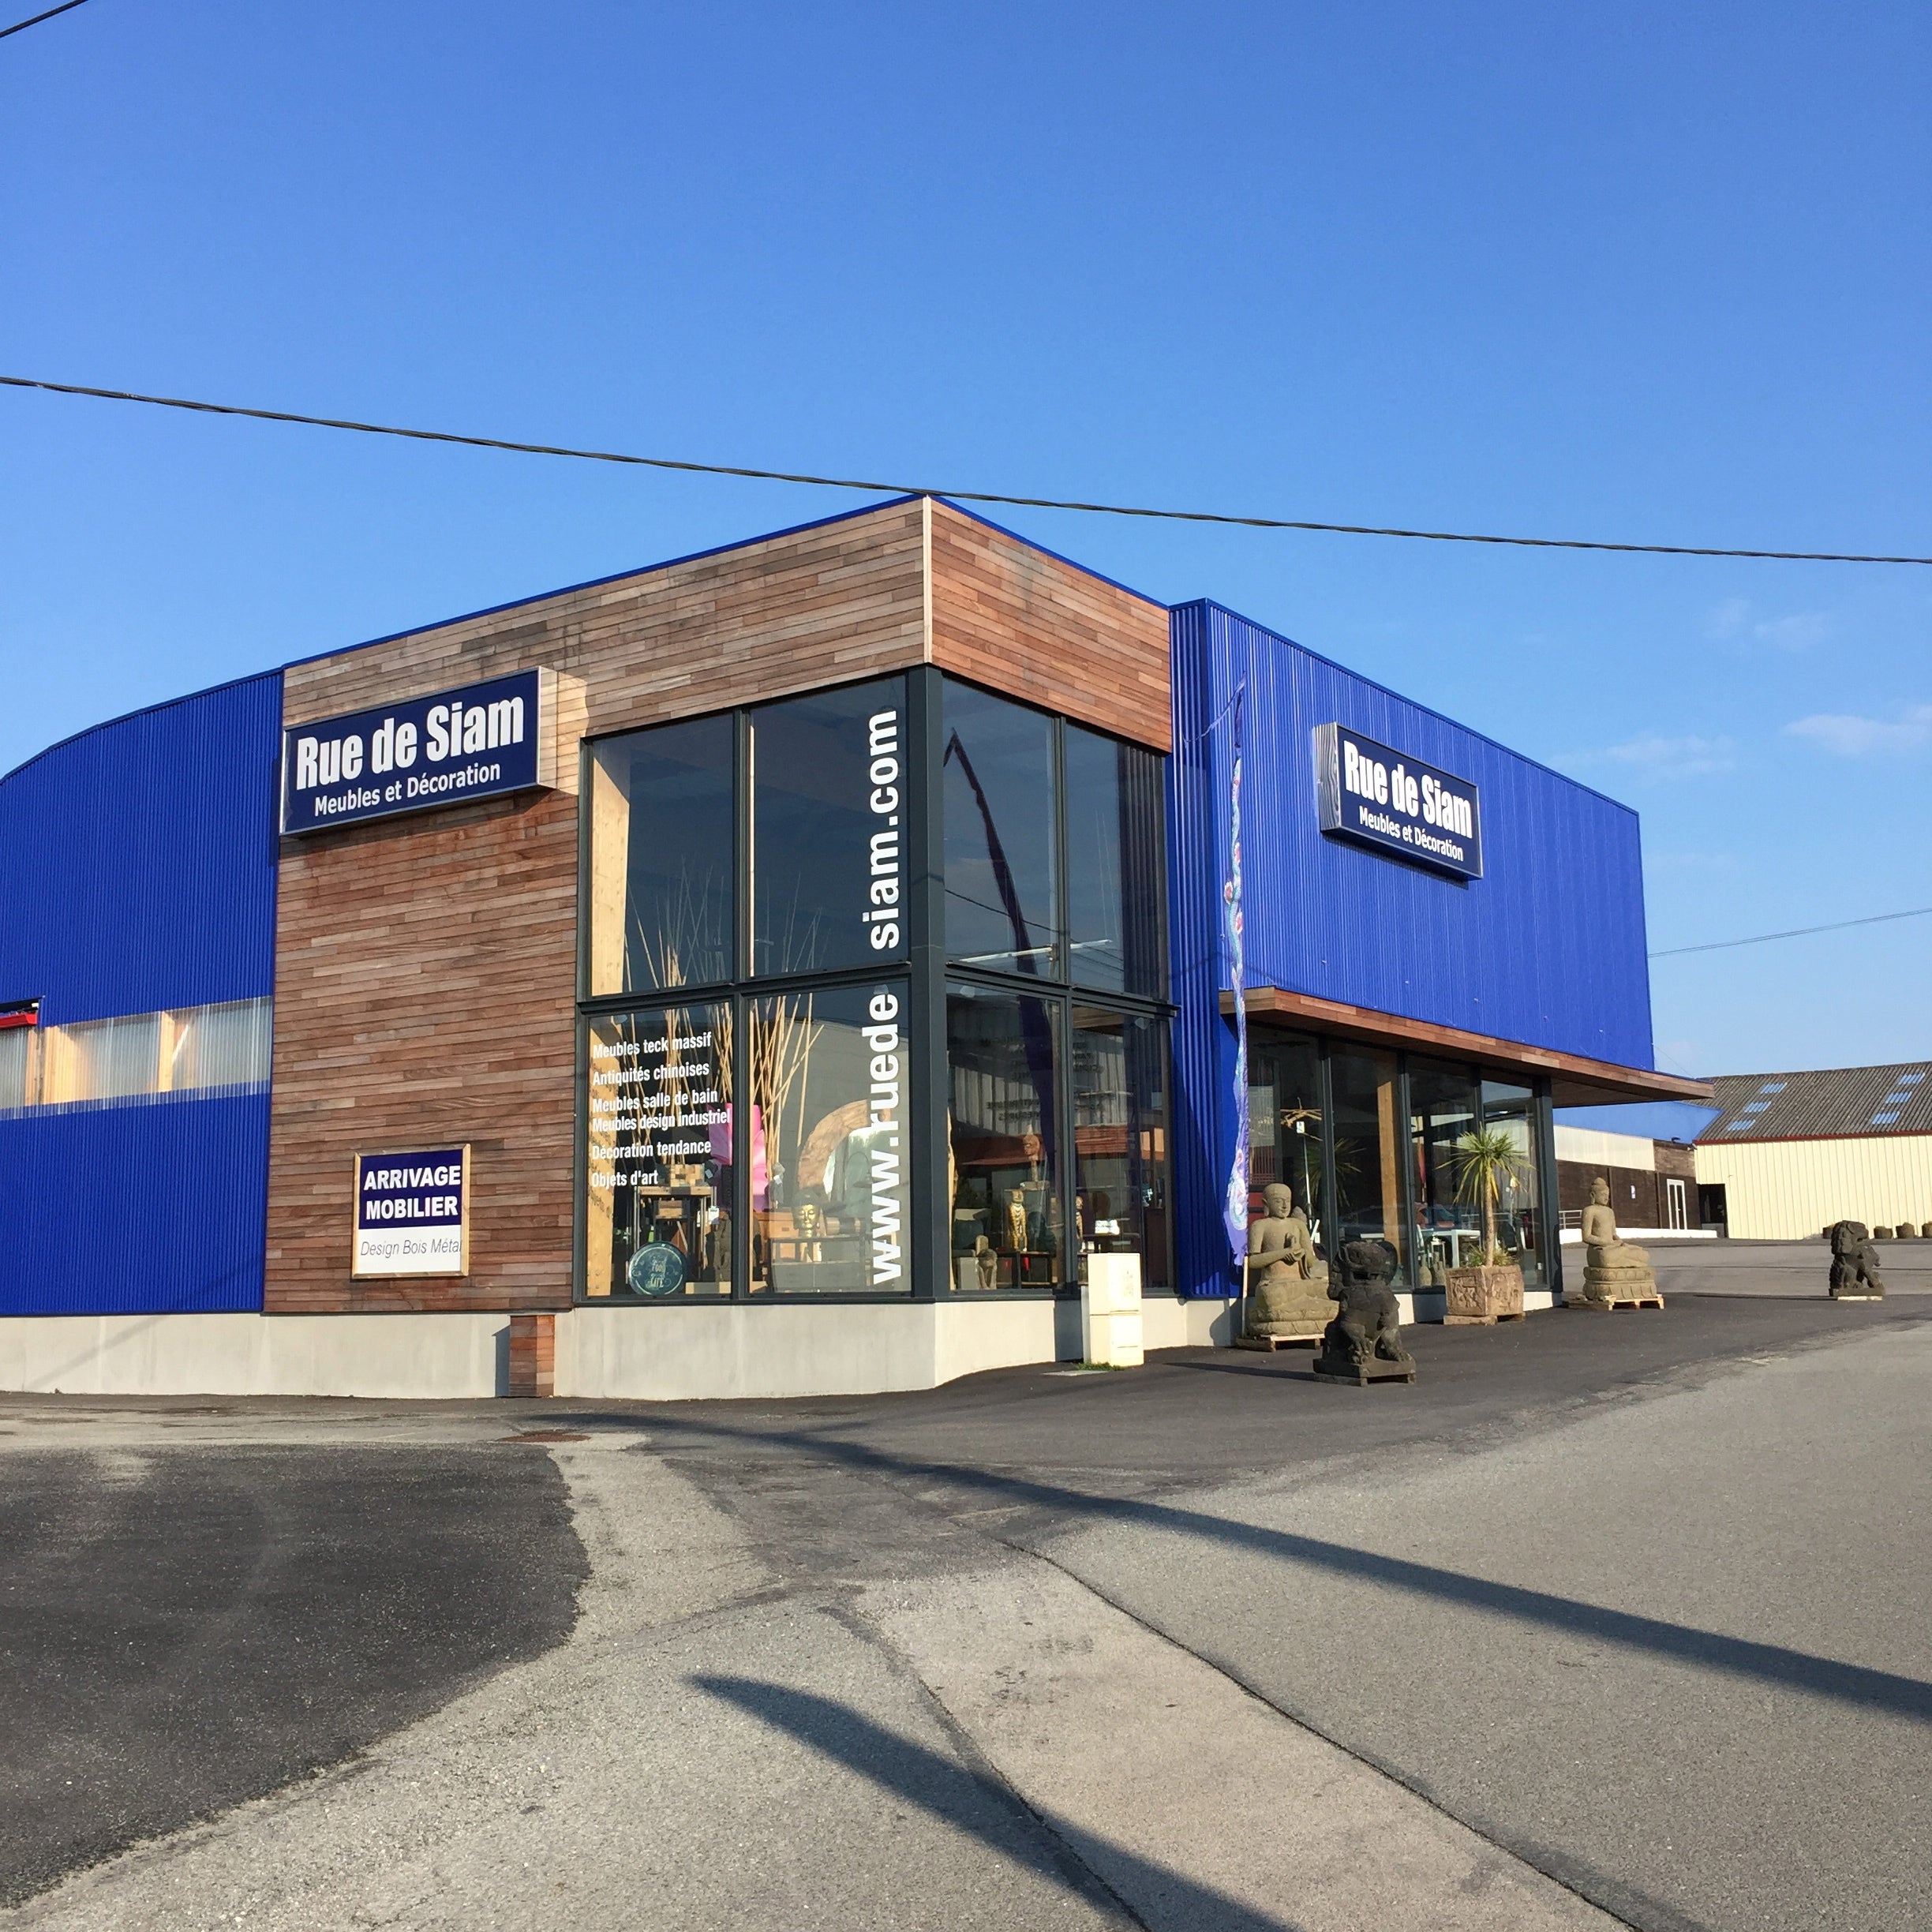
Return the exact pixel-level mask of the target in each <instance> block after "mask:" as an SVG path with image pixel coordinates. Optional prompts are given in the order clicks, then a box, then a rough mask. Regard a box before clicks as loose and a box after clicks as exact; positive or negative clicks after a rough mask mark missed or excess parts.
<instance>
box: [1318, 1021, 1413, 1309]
mask: <svg viewBox="0 0 1932 1932" xmlns="http://www.w3.org/2000/svg"><path fill="white" fill-rule="evenodd" d="M1328 1084H1329V1090H1330V1094H1331V1099H1332V1100H1333V1102H1334V1106H1335V1219H1336V1221H1337V1223H1338V1226H1337V1228H1336V1246H1335V1252H1340V1251H1341V1250H1342V1249H1345V1248H1346V1246H1347V1245H1348V1243H1350V1241H1380V1242H1381V1243H1382V1244H1383V1246H1384V1247H1385V1248H1386V1249H1387V1250H1388V1252H1389V1254H1390V1256H1391V1258H1392V1260H1393V1264H1394V1272H1393V1274H1392V1275H1391V1278H1390V1279H1391V1283H1392V1285H1393V1286H1395V1287H1398V1288H1406V1286H1408V1285H1409V1275H1408V1265H1407V1260H1408V1258H1407V1256H1406V1254H1405V1252H1403V1241H1402V1115H1401V1112H1400V1109H1399V1105H1398V1099H1397V1092H1396V1077H1395V1055H1394V1054H1392V1053H1376V1052H1372V1051H1369V1050H1352V1051H1349V1052H1346V1053H1344V1052H1335V1053H1332V1054H1330V1055H1329V1058H1328ZM1344 1260H1346V1256H1344Z"/></svg>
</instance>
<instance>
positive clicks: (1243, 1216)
mask: <svg viewBox="0 0 1932 1932" xmlns="http://www.w3.org/2000/svg"><path fill="white" fill-rule="evenodd" d="M1247 695H1248V685H1247V681H1246V680H1245V679H1244V680H1242V682H1241V684H1240V686H1239V687H1237V689H1236V691H1235V693H1234V781H1233V783H1232V784H1230V787H1229V793H1230V805H1229V812H1230V818H1229V830H1228V871H1227V881H1226V884H1225V885H1223V886H1222V889H1221V912H1222V925H1223V927H1224V928H1225V930H1226V935H1227V949H1228V984H1229V986H1230V987H1231V988H1232V989H1233V991H1234V1166H1233V1167H1232V1168H1231V1169H1230V1171H1229V1174H1228V1184H1227V1203H1226V1209H1225V1211H1224V1213H1223V1216H1222V1218H1223V1219H1224V1220H1225V1221H1226V1225H1227V1237H1228V1247H1229V1249H1230V1252H1231V1253H1232V1255H1233V1257H1234V1266H1235V1267H1237V1268H1238V1267H1240V1265H1241V1257H1242V1256H1244V1255H1245V1254H1246V1253H1247V1252H1248V1156H1249V1146H1248V1002H1247V1000H1246V998H1245V979H1246V972H1245V961H1244V960H1243V957H1242V953H1241V713H1242V710H1243V708H1244V706H1245V702H1246V698H1247Z"/></svg>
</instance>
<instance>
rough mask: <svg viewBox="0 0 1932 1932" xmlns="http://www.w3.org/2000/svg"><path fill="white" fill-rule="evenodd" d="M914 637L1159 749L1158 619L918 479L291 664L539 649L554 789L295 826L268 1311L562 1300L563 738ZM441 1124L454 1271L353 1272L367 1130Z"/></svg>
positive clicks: (476, 667) (290, 721)
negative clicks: (450, 1148) (359, 1167)
mask: <svg viewBox="0 0 1932 1932" xmlns="http://www.w3.org/2000/svg"><path fill="white" fill-rule="evenodd" d="M929 526H930V527H929ZM929 555H930V567H928V556H929ZM929 661H930V662H934V663H938V664H939V665H942V666H943V667H944V668H947V669H949V670H952V671H955V672H958V673H959V674H960V676H964V677H968V678H972V679H973V680H975V682H978V683H984V684H987V685H990V686H991V687H994V688H995V689H997V690H1000V691H1006V692H1009V693H1011V694H1012V695H1014V696H1016V697H1019V698H1023V699H1024V700H1026V701H1028V702H1032V703H1034V704H1038V705H1040V706H1047V707H1049V708H1052V709H1056V710H1063V711H1065V712H1066V713H1069V715H1070V716H1072V717H1076V718H1080V719H1083V720H1084V721H1088V722H1091V723H1093V724H1095V725H1099V726H1100V727H1101V728H1103V729H1105V730H1108V731H1111V732H1118V734H1120V735H1121V736H1125V737H1129V738H1133V739H1136V740H1137V741H1138V742H1140V743H1144V744H1149V745H1153V746H1156V747H1159V748H1160V749H1163V750H1165V749H1166V747H1167V742H1168V705H1167V621H1166V612H1164V611H1163V610H1162V609H1161V608H1159V607H1158V606H1156V605H1151V604H1148V603H1147V602H1145V601H1144V600H1142V599H1140V598H1138V597H1133V596H1131V595H1130V594H1129V593H1127V592H1125V591H1122V590H1116V589H1115V588H1114V587H1113V586H1110V585H1107V584H1105V583H1103V582H1100V581H1099V579H1097V578H1090V577H1088V576H1086V575H1084V573H1082V572H1081V571H1078V570H1076V568H1074V567H1073V566H1072V565H1070V564H1064V563H1061V562H1060V561H1059V560H1057V559H1054V558H1051V557H1047V556H1043V555H1041V554H1040V553H1039V552H1033V551H1030V550H1028V549H1027V547H1026V546H1025V545H1023V544H1021V543H1020V542H1019V541H1017V539H1014V538H1012V537H1006V536H1005V535H1003V534H1002V533H1000V532H998V531H996V530H989V529H987V527H986V526H983V525H981V524H979V523H977V522H974V521H973V519H971V518H969V517H967V516H964V515H960V513H959V512H957V511H952V510H949V509H948V508H947V507H945V506H944V505H942V504H928V503H927V501H926V500H913V501H911V502H907V503H900V504H886V505H883V506H882V507H880V508H878V509H877V510H874V511H866V512H863V513H862V514H860V515H857V516H854V517H848V518H844V519H840V520H838V521H837V522H830V523H826V524H822V525H819V526H816V527H814V528H811V529H807V530H797V531H794V532H792V533H790V534H785V535H781V536H777V537H767V538H763V539H761V540H758V541H754V542H752V543H748V544H745V545H741V546H739V547H737V548H735V549H729V550H725V551H721V552H717V553H715V554H713V555H711V556H703V557H696V558H691V559H689V560H686V561H684V562H682V563H676V564H667V565H664V566H662V567H659V568H657V569H654V570H650V571H640V572H638V573H636V574H635V575H629V576H625V577H620V578H612V579H611V580H609V581H608V582H602V583H597V584H590V585H586V586H582V587H580V588H578V589H576V590H564V591H560V592H558V593H556V594H555V595H554V596H552V597H541V598H537V599H535V600H534V601H530V602H528V603H524V604H520V605H515V607H513V608H508V609H504V610H500V611H496V612H481V613H479V614H477V615H476V616H469V617H463V618H460V619H458V620H455V621H454V622H452V623H444V624H439V625H436V626H434V627H431V628H429V629H426V630H423V631H414V632H411V633H410V634H408V635H404V636H402V637H398V638H389V639H386V640H384V641H383V642H380V643H376V644H371V645H365V646H361V647H360V648H358V649H355V650H347V651H343V652H341V653H336V654H335V655H333V656H331V657H325V658H322V659H320V660H317V661H314V662H312V663H309V664H305V665H295V666H294V667H292V668H290V669H289V670H288V671H287V672H286V673H285V675H284V691H283V721H284V723H285V724H286V725H290V726H294V725H303V724H306V723H309V722H311V721H313V720H316V719H318V718H324V717H333V716H335V715H337V714H338V713H343V712H348V711H354V710H361V709H363V708H365V707H366V706H375V705H380V704H382V703H384V702H389V701H394V700H397V699H400V698H407V697H414V696H417V695H421V694H424V693H426V692H429V691H440V690H444V689H447V688H449V687H453V686H457V685H462V684H466V683H474V682H477V681H479V680H482V679H485V678H488V677H494V676H500V675H502V674H504V673H506V672H511V671H516V670H522V669H526V668H529V667H531V666H534V665H544V666H548V667H549V668H551V669H552V670H554V671H556V672H557V673H558V674H559V683H560V702H559V704H558V707H557V710H558V713H559V727H560V728H559V738H558V743H557V767H558V786H557V788H556V790H554V791H552V792H542V793H538V794H534V795H526V796H522V797H519V798H515V799H497V800H492V801H488V802H478V803H475V804H473V805H458V806H449V807H443V808H441V809H440V810H436V811H425V812H423V813H421V814H414V815H411V816H409V817H405V818H393V819H388V820H383V821H378V822H374V823H371V824H368V825H365V826H349V827H344V828H343V829H342V830H341V831H339V832H324V833H313V834H310V835H309V836H308V837H304V838H301V839H287V840H284V841H283V845H282V866H281V883H280V893H279V907H278V912H277V922H276V983H275V1062H274V1087H273V1098H272V1101H271V1128H270V1156H269V1181H268V1252H267V1294H266V1306H267V1308H268V1309H269V1310H270V1311H271V1312H278V1313H294V1312H316V1313H322V1312H343V1311H358V1312H361V1311H380V1310H387V1309H505V1310H509V1309H519V1310H531V1311H534V1310H540V1309H557V1308H562V1307H565V1306H567V1305H568V1304H569V1301H570V1298H571V1259H572V1256H571V1249H572V1241H571V1230H572V1218H573V1211H574V1205H575V1204H574V1200H573V1193H574V1189H575V1056H576V1047H575V997H576V979H577V972H576V961H577V927H578V905H577V893H578V799H577V797H576V796H575V794H576V790H577V784H578V740H579V739H581V738H582V737H583V736H586V735H588V736H597V735H601V734H603V733H606V732H614V731H623V730H627V729H632V728H636V727H638V726H641V725H651V724H656V723H659V722H661V721H665V720H668V719H672V718H677V717H693V716H697V715H699V714H702V713H706V712H710V711H716V710H723V709H725V708H726V707H728V706H732V705H736V704H743V703H747V702H757V701H759V700H761V699H765V698H776V697H782V696H784V695H788V694H790V693H792V692H796V691H811V690H815V689H818V688H820V687H823V686H826V685H829V684H837V683H845V682H848V681H851V680H856V679H859V678H863V677H868V676H878V675H879V674H881V673H883V672H889V671H893V670H898V669H901V668H906V667H908V666H910V665H917V664H920V663H924V662H929ZM457 1140H467V1141H469V1142H470V1144H471V1145H472V1148H473V1149H474V1179H473V1186H472V1197H471V1210H470V1275H468V1276H467V1277H466V1278H465V1279H460V1280H455V1279H417V1280H414V1281H412V1280H409V1279H398V1280H363V1281H355V1280H353V1279H351V1277H350V1273H349V1256H350V1214H351V1207H352V1193H353V1188H352V1170H353V1161H354V1155H355V1154H356V1153H357V1152H358V1151H370V1152H373V1151H382V1150H384V1149H406V1148H432V1147H436V1146H439V1145H445V1144H449V1143H451V1142H453V1141H457Z"/></svg>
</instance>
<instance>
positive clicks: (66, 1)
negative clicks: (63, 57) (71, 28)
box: [0, 0, 87, 40]
mask: <svg viewBox="0 0 1932 1932" xmlns="http://www.w3.org/2000/svg"><path fill="white" fill-rule="evenodd" d="M86 5H87V0H62V4H61V5H60V6H57V7H49V8H48V9H47V11H46V12H45V13H36V14H35V15H34V17H33V18H32V20H24V21H15V22H14V23H13V25H12V26H11V27H0V40H4V39H6V37H7V36H8V35H9V34H17V33H24V32H26V31H27V29H28V28H29V27H38V26H39V24H40V23H41V22H42V21H43V20H51V19H52V18H53V17H54V15H55V14H56V13H72V12H73V10H74V9H75V8H76V7H77V6H86Z"/></svg>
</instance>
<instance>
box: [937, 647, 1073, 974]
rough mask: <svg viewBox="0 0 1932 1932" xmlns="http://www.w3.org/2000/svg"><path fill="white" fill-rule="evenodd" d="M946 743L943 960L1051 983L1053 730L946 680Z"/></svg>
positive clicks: (1055, 936) (1037, 717)
mask: <svg viewBox="0 0 1932 1932" xmlns="http://www.w3.org/2000/svg"><path fill="white" fill-rule="evenodd" d="M944 742H945V752H944V757H943V766H944V773H945V777H944V784H945V933H946V953H947V955H948V957H949V958H952V959H955V960H960V962H961V963H962V964H967V965H972V966H990V967H994V968H998V969H1000V970H1001V971H1003V972H1024V973H1038V974H1040V975H1047V976H1051V975H1053V973H1054V957H1055V949H1056V948H1057V947H1058V943H1059V938H1060V935H1059V933H1058V930H1056V927H1055V924H1054V919H1055V914H1054V867H1055V839H1056V826H1055V821H1054V777H1053V721H1052V720H1051V719H1050V718H1048V717H1043V715H1042V714H1041V713H1039V712H1037V711H1029V710H1027V709H1026V708H1025V707H1024V706H1022V705H1016V704H1009V703H1007V702H1005V700H1004V699H1003V698H993V697H989V696H988V695H987V694H986V693H985V692H984V691H975V690H974V689H973V688H972V686H971V685H969V684H960V683H954V682H953V680H951V679H948V680H946V683H945V726H944Z"/></svg>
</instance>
